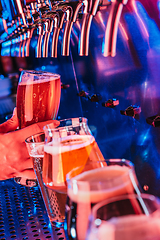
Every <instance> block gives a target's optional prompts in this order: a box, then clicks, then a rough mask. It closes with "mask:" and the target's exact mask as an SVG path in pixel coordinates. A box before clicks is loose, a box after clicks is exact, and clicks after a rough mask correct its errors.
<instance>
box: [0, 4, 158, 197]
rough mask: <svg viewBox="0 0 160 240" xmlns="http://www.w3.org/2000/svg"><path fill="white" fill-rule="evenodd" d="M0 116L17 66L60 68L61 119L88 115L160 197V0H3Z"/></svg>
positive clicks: (106, 146)
mask: <svg viewBox="0 0 160 240" xmlns="http://www.w3.org/2000/svg"><path fill="white" fill-rule="evenodd" d="M0 43H1V45H0V48H1V55H0V122H1V123H2V122H4V121H5V117H6V115H10V114H11V113H12V111H13V108H14V107H15V106H16V91H17V84H18V79H19V74H20V72H21V71H22V70H23V69H35V70H43V71H49V72H53V73H58V74H60V75H61V82H62V85H61V102H60V108H59V112H58V116H57V119H63V118H69V117H79V116H84V117H86V118H88V124H89V126H90V128H91V130H92V133H93V134H94V136H95V138H96V141H97V143H98V145H99V147H100V149H101V151H102V153H103V155H104V157H105V158H126V159H129V160H131V161H132V162H133V163H134V164H135V169H136V173H137V176H138V179H139V181H140V184H141V186H142V188H143V189H144V190H145V191H146V192H147V193H152V194H154V195H157V196H159V197H160V128H159V126H160V117H159V114H160V1H159V0H147V1H146V0H128V1H127V0H113V1H109V0H104V1H103V0H102V1H101V0H100V1H96V0H86V1H77V0H76V1H74V0H72V1H69V0H66V1H53V0H51V1H47V0H46V1H42V0H37V1H35V0H33V1H27V0H26V1H20V0H1V9H0Z"/></svg>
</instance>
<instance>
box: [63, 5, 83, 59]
mask: <svg viewBox="0 0 160 240" xmlns="http://www.w3.org/2000/svg"><path fill="white" fill-rule="evenodd" d="M82 5H83V2H82V1H72V2H68V3H67V5H66V6H65V7H64V11H65V13H66V23H65V28H64V34H63V43H62V56H69V49H70V38H71V30H72V26H73V23H74V22H75V21H76V19H77V15H78V12H79V10H80V8H81V7H82Z"/></svg>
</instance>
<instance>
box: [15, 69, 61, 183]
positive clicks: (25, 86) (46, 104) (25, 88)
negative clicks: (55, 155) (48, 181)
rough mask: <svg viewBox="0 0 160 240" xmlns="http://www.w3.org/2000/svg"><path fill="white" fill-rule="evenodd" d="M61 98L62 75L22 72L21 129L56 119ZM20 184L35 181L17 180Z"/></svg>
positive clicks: (19, 110)
mask: <svg viewBox="0 0 160 240" xmlns="http://www.w3.org/2000/svg"><path fill="white" fill-rule="evenodd" d="M60 96H61V80H60V75H58V74H54V73H50V72H44V71H35V70H24V71H22V72H21V75H20V78H19V83H18V88H17V103H16V105H17V116H18V122H19V128H24V127H26V126H28V125H31V124H33V123H37V122H42V121H46V120H51V119H55V118H56V116H57V113H58V109H59V104H60ZM15 181H16V182H17V183H19V184H23V185H26V186H34V185H35V184H36V181H35V183H34V180H33V181H32V180H31V181H29V180H28V179H24V178H21V177H17V178H15Z"/></svg>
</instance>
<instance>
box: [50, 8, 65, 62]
mask: <svg viewBox="0 0 160 240" xmlns="http://www.w3.org/2000/svg"><path fill="white" fill-rule="evenodd" d="M56 13H57V15H56V17H55V18H54V30H53V35H52V44H51V57H54V58H57V47H58V38H59V33H60V30H61V29H62V27H63V22H64V18H65V13H64V11H62V10H57V11H56Z"/></svg>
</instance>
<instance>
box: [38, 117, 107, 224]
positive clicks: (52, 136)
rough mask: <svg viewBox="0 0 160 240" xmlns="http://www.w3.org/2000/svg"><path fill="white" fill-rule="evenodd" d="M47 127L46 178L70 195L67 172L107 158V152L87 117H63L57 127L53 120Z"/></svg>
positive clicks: (55, 186)
mask: <svg viewBox="0 0 160 240" xmlns="http://www.w3.org/2000/svg"><path fill="white" fill-rule="evenodd" d="M44 131H45V145H44V159H43V171H42V177H43V182H44V184H45V185H46V186H47V187H48V188H50V189H53V190H54V191H56V192H59V193H60V194H61V195H62V196H63V198H65V199H66V193H67V185H66V174H67V173H68V172H69V171H71V170H72V169H73V168H75V167H77V166H81V165H84V166H85V164H86V163H87V162H90V161H97V160H101V159H103V155H102V153H101V151H100V149H99V147H98V145H97V143H96V141H95V138H94V137H93V135H92V134H91V131H90V129H89V127H88V124H87V119H86V118H81V117H79V118H70V119H64V120H61V121H60V125H59V126H58V127H57V128H54V127H53V125H52V123H51V124H49V125H47V126H45V127H44ZM64 207H65V206H64ZM64 216H65V209H64ZM55 222H58V220H56V219H55Z"/></svg>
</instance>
